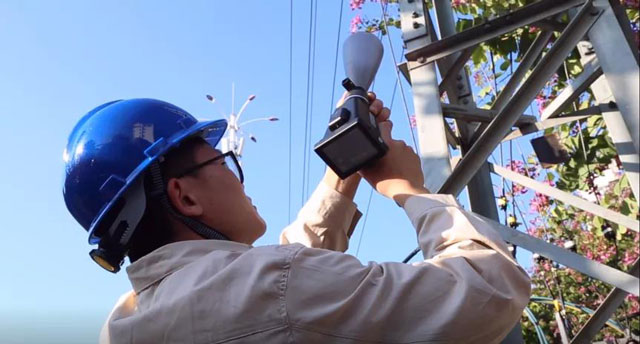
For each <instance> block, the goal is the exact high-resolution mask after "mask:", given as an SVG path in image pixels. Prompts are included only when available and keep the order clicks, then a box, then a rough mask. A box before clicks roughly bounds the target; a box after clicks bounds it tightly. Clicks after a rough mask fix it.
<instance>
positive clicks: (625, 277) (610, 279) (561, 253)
mask: <svg viewBox="0 0 640 344" xmlns="http://www.w3.org/2000/svg"><path fill="white" fill-rule="evenodd" d="M471 216H475V217H477V218H479V219H482V220H484V221H485V222H487V223H489V224H491V225H492V226H491V228H492V229H494V230H495V231H496V232H497V233H498V234H499V235H500V236H501V237H502V239H503V240H505V241H508V242H510V243H512V244H514V245H517V246H518V247H522V248H523V249H525V250H527V251H530V252H535V253H538V254H540V255H541V256H543V257H546V258H548V259H550V260H553V261H555V262H558V263H559V264H562V265H564V266H566V267H568V268H571V269H574V270H576V271H580V272H581V273H583V274H585V275H587V276H590V277H593V278H595V279H597V280H600V281H602V282H605V283H607V284H610V285H612V286H614V287H618V288H620V289H622V290H624V291H626V292H628V293H630V294H633V295H636V296H637V295H639V294H640V280H638V277H636V276H632V275H630V274H628V273H626V272H623V271H620V270H618V269H615V268H612V267H610V266H608V265H605V264H601V263H598V262H596V261H594V260H591V259H588V258H586V257H584V256H581V255H579V254H577V253H573V252H571V251H569V250H566V249H564V248H562V247H560V246H556V245H554V244H550V243H548V242H546V241H544V240H542V239H540V238H536V237H534V236H531V235H529V234H526V233H523V232H520V231H518V230H516V229H513V228H511V227H507V226H505V225H503V224H500V223H498V222H496V221H493V220H491V219H489V218H486V217H484V216H482V215H479V214H475V213H471Z"/></svg>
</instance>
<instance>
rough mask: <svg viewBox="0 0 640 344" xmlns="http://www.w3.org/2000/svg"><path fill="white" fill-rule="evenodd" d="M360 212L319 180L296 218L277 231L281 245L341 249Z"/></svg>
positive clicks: (347, 239) (349, 201)
mask: <svg viewBox="0 0 640 344" xmlns="http://www.w3.org/2000/svg"><path fill="white" fill-rule="evenodd" d="M361 215H362V214H361V213H360V211H358V209H357V207H356V204H355V203H353V202H352V201H351V200H349V199H348V198H346V197H345V196H343V195H342V194H340V193H339V192H337V191H335V190H333V189H331V188H330V187H328V186H327V185H325V184H324V183H320V184H319V185H318V187H317V188H316V190H315V191H314V192H313V194H312V195H311V197H310V198H309V200H308V201H307V203H306V204H305V205H304V207H302V209H301V210H300V212H299V213H298V217H297V218H296V220H295V221H294V222H293V223H291V224H290V225H289V226H287V227H286V228H285V229H284V230H283V231H282V233H280V244H293V243H299V244H302V245H304V246H306V247H313V248H324V249H328V250H333V251H340V252H344V251H346V250H347V248H348V246H349V237H350V236H351V233H353V229H354V228H355V226H356V224H357V223H358V220H359V219H360V217H361Z"/></svg>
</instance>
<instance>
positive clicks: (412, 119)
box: [409, 115, 418, 128]
mask: <svg viewBox="0 0 640 344" xmlns="http://www.w3.org/2000/svg"><path fill="white" fill-rule="evenodd" d="M409 126H410V127H411V128H416V127H418V123H417V122H416V115H411V116H409Z"/></svg>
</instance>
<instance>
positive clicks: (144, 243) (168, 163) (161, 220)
mask: <svg viewBox="0 0 640 344" xmlns="http://www.w3.org/2000/svg"><path fill="white" fill-rule="evenodd" d="M203 144H204V145H206V144H208V143H207V142H206V141H205V140H204V139H203V138H202V137H199V136H198V137H194V138H190V139H187V140H186V141H184V142H183V143H182V144H180V145H179V146H178V147H176V148H174V149H172V150H171V151H169V153H168V154H166V155H165V156H164V160H163V161H162V163H161V164H160V168H161V170H162V176H163V179H164V181H165V183H166V182H167V181H168V180H169V179H171V178H175V177H176V176H177V175H179V174H180V173H181V172H182V171H184V170H185V169H187V168H189V167H191V166H194V165H196V164H197V161H196V157H195V152H196V148H197V147H198V146H200V145H203ZM147 179H148V178H147ZM147 182H148V181H145V183H147ZM165 187H166V186H165ZM145 189H146V190H149V189H150V187H148V186H147V185H145ZM169 216H170V215H169V214H168V213H167V211H166V210H165V209H164V207H163V205H162V204H160V201H159V199H158V198H157V197H156V198H152V197H150V196H149V194H148V193H147V207H146V209H145V212H144V215H143V216H142V219H141V220H140V223H139V224H138V228H136V231H135V234H134V236H133V238H132V242H131V248H130V249H129V253H128V256H129V260H130V261H131V262H132V263H133V262H135V261H136V260H138V259H140V258H142V257H143V256H145V255H147V254H149V253H151V252H153V251H154V250H156V249H158V248H160V247H162V246H164V245H166V244H169V243H171V242H173V228H171V223H172V222H171V221H170V219H169Z"/></svg>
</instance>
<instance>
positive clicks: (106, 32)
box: [0, 0, 416, 343]
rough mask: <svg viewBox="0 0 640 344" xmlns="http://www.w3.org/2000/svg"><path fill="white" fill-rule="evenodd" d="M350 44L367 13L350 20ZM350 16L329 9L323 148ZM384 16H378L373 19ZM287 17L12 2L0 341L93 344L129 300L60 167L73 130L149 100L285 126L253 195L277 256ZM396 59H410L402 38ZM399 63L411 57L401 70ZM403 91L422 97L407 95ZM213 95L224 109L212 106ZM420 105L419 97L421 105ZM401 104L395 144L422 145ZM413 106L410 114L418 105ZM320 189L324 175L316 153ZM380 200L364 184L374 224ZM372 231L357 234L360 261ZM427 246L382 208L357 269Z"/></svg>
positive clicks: (297, 170)
mask: <svg viewBox="0 0 640 344" xmlns="http://www.w3.org/2000/svg"><path fill="white" fill-rule="evenodd" d="M344 6H345V8H344V15H343V18H342V29H341V31H340V35H341V38H340V41H341V42H342V41H343V40H344V39H345V38H346V36H347V35H348V34H349V21H350V19H351V17H352V16H353V14H354V13H353V12H352V11H351V10H350V9H349V7H348V1H345V4H344ZM339 10H340V1H337V0H332V1H320V2H319V4H318V12H317V20H318V26H317V34H316V41H315V46H316V49H315V73H314V74H313V76H314V83H313V91H314V92H313V96H312V100H313V106H312V107H311V108H312V119H313V121H312V124H311V125H312V130H311V142H312V143H315V142H316V141H318V140H319V139H320V138H321V137H322V134H323V132H324V125H325V124H326V122H327V120H328V115H329V112H330V109H331V108H332V104H331V93H332V91H333V90H335V92H336V95H339V94H340V92H341V90H340V88H339V85H338V84H339V80H341V79H342V78H343V77H344V72H343V69H342V64H341V60H339V65H338V74H337V75H338V76H337V78H338V82H337V83H336V84H335V85H334V84H333V82H332V77H333V69H334V58H335V55H334V54H335V45H336V38H337V34H338V20H339ZM365 13H369V15H370V17H373V16H379V15H380V11H379V8H377V7H376V6H375V5H368V6H366V7H365ZM289 18H290V17H289V2H288V1H242V2H239V1H189V2H176V1H136V2H131V1H66V2H47V1H17V0H16V1H11V0H10V1H3V2H0V42H1V43H2V48H3V49H2V51H3V52H2V54H0V76H1V77H0V118H1V119H2V121H1V122H0V123H1V125H0V147H2V157H3V160H4V163H3V164H2V166H3V167H2V168H0V186H1V188H2V190H3V194H4V197H3V198H2V200H1V201H0V202H1V203H0V218H1V219H2V222H3V224H2V226H1V227H0V228H1V229H2V234H3V238H2V240H0V255H1V257H2V258H3V259H2V261H3V262H4V271H3V274H2V275H3V277H2V281H3V282H2V283H0V341H1V342H3V343H18V342H21V343H24V342H29V341H33V340H35V339H40V338H42V337H43V336H46V338H48V339H47V342H49V343H86V342H93V341H95V340H96V338H97V334H98V331H99V328H100V326H101V324H102V322H103V321H104V319H105V317H106V316H107V314H108V312H109V311H110V310H111V308H112V306H113V304H114V302H115V301H116V299H117V298H118V297H119V296H120V295H121V294H123V293H125V292H126V291H128V290H129V289H130V285H129V282H128V280H127V278H126V274H125V273H124V272H121V273H119V274H117V275H112V274H109V273H107V272H105V271H103V270H102V269H100V268H99V267H98V266H97V265H95V263H93V262H92V261H91V260H90V259H89V256H88V252H89V250H90V249H91V247H90V246H89V245H88V244H87V235H86V232H85V231H84V230H83V229H82V228H81V227H80V226H79V225H78V224H77V223H76V222H75V221H74V220H73V218H72V217H71V216H70V215H69V213H68V212H67V210H66V208H65V206H64V202H63V200H62V191H61V189H62V178H63V162H62V151H63V148H64V146H65V145H66V140H67V137H68V134H69V132H70V130H71V129H72V127H73V125H74V124H75V122H76V121H77V120H78V119H79V118H80V117H81V116H82V115H83V114H84V113H86V112H87V111H88V110H90V109H92V108H93V107H95V106H97V105H98V104H102V103H105V102H107V101H110V100H114V99H122V98H138V97H150V98H157V99H162V100H165V101H168V102H171V103H174V104H176V105H178V106H180V107H182V108H184V109H185V110H187V111H189V112H190V113H191V114H193V115H194V116H196V117H199V118H219V117H220V109H222V111H224V112H225V113H228V112H230V111H231V84H232V83H235V86H236V87H235V89H236V111H237V110H238V108H239V106H240V105H241V103H242V102H243V101H244V99H246V97H247V96H248V95H249V94H255V95H256V99H255V100H254V101H253V102H252V103H251V105H250V106H249V107H248V108H247V111H246V112H245V114H244V115H243V118H244V119H245V120H248V119H251V118H257V117H262V116H265V115H275V116H278V117H279V118H281V121H279V122H273V123H253V124H252V125H251V127H249V128H248V131H250V132H251V133H253V134H255V135H256V137H257V138H258V144H254V143H253V142H248V144H247V145H246V147H245V152H244V153H245V157H244V161H243V165H244V170H245V177H246V178H245V179H246V181H245V185H246V192H247V194H248V195H249V196H251V197H252V199H253V202H254V204H256V205H257V206H258V209H259V211H260V213H261V214H262V215H263V217H264V218H265V219H266V221H267V223H268V231H267V234H266V235H265V236H264V237H263V238H261V239H260V240H259V241H258V242H257V245H265V244H273V243H277V238H278V234H279V232H280V230H281V229H282V228H283V227H284V226H285V225H286V224H287V223H288V215H287V214H288V210H287V207H288V202H289V197H288V195H287V190H288V187H289V178H288V161H289V160H288V151H289V145H288V144H289V136H288V128H289ZM293 18H294V31H293V39H294V45H293V93H292V94H293V98H292V99H293V104H292V106H293V111H292V112H293V114H292V120H291V125H292V127H293V136H292V142H293V145H292V153H293V154H292V166H293V174H292V179H291V180H292V204H293V205H292V208H291V210H292V212H293V213H294V214H295V212H296V211H297V210H298V209H299V207H300V205H301V202H302V199H303V195H302V180H303V177H302V171H303V168H302V166H303V156H304V152H303V149H304V126H305V121H304V118H305V109H306V106H307V103H306V99H307V97H306V94H307V93H306V92H307V88H306V87H307V65H308V55H307V51H308V50H307V48H308V34H309V2H308V1H296V2H295V4H294V9H293ZM392 37H393V39H394V45H395V46H394V49H395V52H396V54H399V52H400V50H401V42H400V40H399V32H398V30H394V32H393V35H392ZM398 58H399V57H398ZM394 81H395V73H394V69H393V63H392V61H391V56H390V50H389V49H388V44H387V42H386V40H385V56H384V59H383V61H382V65H381V67H380V71H379V73H378V77H377V79H376V83H375V91H376V92H377V93H378V95H379V98H381V99H383V100H384V101H385V102H386V103H387V104H389V103H390V101H391V100H390V97H391V93H392V90H393V84H394ZM405 90H408V87H407V86H406V85H405ZM208 93H209V94H213V95H215V97H216V98H217V105H219V107H218V106H216V105H212V104H210V103H208V102H207V101H206V99H205V94H208ZM408 97H409V98H408V99H409V102H410V103H411V101H410V99H411V98H410V95H409V94H408ZM400 105H401V102H400V99H399V98H397V99H396V103H395V105H394V109H393V110H394V111H393V114H392V120H393V121H394V124H395V125H394V131H395V133H396V136H397V137H399V138H403V139H405V140H407V142H410V136H409V135H410V134H409V128H408V124H407V120H406V115H405V113H404V110H403V109H402V107H401V106H400ZM409 106H411V104H410V105H409ZM308 152H309V154H311V155H310V161H311V163H310V168H309V180H310V187H311V189H313V187H314V186H315V185H316V184H317V183H318V181H319V180H320V177H321V176H322V174H323V170H324V165H323V163H322V162H321V161H320V159H319V158H317V156H316V155H315V154H314V153H310V152H311V150H310V149H308ZM370 190H371V188H370V187H369V186H368V185H366V184H365V183H363V184H362V185H361V188H360V190H359V192H358V194H357V196H356V203H358V205H359V208H360V209H361V211H362V212H365V210H366V208H367V203H368V200H369V195H370ZM364 222H365V219H364V218H363V219H362V220H361V221H360V224H359V226H358V227H357V229H356V232H355V233H354V240H352V247H351V248H350V250H349V253H351V254H354V255H355V254H356V251H357V247H358V240H360V237H361V233H362V230H363V224H364ZM415 245H416V240H415V234H414V231H413V229H412V228H411V225H410V223H409V221H408V220H407V219H406V217H405V216H404V212H403V211H402V210H401V209H400V208H398V207H397V206H396V205H395V204H394V203H393V202H391V201H388V200H386V199H384V198H382V197H381V196H378V195H377V194H375V193H374V195H373V197H372V200H371V205H370V208H369V214H368V216H367V217H366V229H365V230H364V236H363V237H362V241H361V246H360V249H359V251H358V258H360V259H361V260H362V261H363V262H366V261H369V260H375V261H399V260H401V259H402V258H404V257H405V256H406V254H407V253H408V252H410V251H411V250H412V249H413V248H414V247H415Z"/></svg>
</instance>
